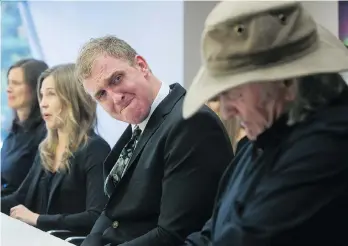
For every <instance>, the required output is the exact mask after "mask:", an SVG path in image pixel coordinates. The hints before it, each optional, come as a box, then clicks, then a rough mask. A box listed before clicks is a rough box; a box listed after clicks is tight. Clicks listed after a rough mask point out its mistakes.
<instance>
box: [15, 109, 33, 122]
mask: <svg viewBox="0 0 348 246" xmlns="http://www.w3.org/2000/svg"><path fill="white" fill-rule="evenodd" d="M29 113H30V108H21V109H18V110H17V117H18V119H19V122H24V121H25V120H26V119H28V117H29Z"/></svg>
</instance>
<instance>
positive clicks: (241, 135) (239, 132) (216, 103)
mask: <svg viewBox="0 0 348 246" xmlns="http://www.w3.org/2000/svg"><path fill="white" fill-rule="evenodd" d="M206 104H207V106H208V107H209V108H210V109H211V110H213V111H214V112H215V113H216V114H217V115H218V116H219V117H220V119H221V121H222V123H223V124H224V126H225V129H226V131H227V134H228V136H229V138H230V141H231V145H232V148H233V150H234V153H235V154H237V152H238V151H239V150H240V149H241V148H242V147H243V146H244V144H245V143H246V142H247V141H248V140H247V137H246V136H245V132H244V129H243V126H242V125H241V124H240V122H239V120H238V119H237V118H231V119H228V120H224V119H222V117H221V110H220V99H219V97H214V98H212V99H210V100H209V101H208V102H207V103H206Z"/></svg>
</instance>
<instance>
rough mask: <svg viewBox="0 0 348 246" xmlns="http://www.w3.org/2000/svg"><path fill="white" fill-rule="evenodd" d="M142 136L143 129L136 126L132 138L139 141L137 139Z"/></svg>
mask: <svg viewBox="0 0 348 246" xmlns="http://www.w3.org/2000/svg"><path fill="white" fill-rule="evenodd" d="M140 134H141V129H140V128H139V126H136V127H135V128H134V131H133V136H132V138H133V139H134V138H136V139H137V138H138V137H139V136H140Z"/></svg>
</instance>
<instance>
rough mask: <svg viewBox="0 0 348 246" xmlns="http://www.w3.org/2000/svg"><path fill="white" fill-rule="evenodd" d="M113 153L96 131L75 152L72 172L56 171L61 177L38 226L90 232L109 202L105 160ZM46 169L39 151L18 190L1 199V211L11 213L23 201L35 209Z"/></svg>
mask: <svg viewBox="0 0 348 246" xmlns="http://www.w3.org/2000/svg"><path fill="white" fill-rule="evenodd" d="M109 152H110V147H109V145H108V143H107V142H106V141H105V140H103V139H102V138H101V137H99V136H98V135H96V134H94V133H93V135H92V136H91V137H90V139H89V140H88V143H87V145H86V146H85V147H82V148H80V149H79V150H78V151H77V152H75V153H74V157H73V158H71V159H70V173H69V174H67V173H56V175H58V176H57V177H55V178H54V179H53V180H52V184H51V188H50V193H49V197H48V204H47V214H41V215H40V216H39V218H38V221H37V227H38V228H40V229H42V230H45V231H46V230H51V229H65V230H70V231H73V232H78V233H85V234H88V233H89V232H90V230H91V229H92V227H93V225H94V223H95V221H96V220H97V218H98V216H99V215H100V213H101V212H102V210H103V208H104V206H105V204H106V202H107V197H106V196H105V195H104V192H103V162H104V160H105V158H106V156H107V155H108V153H109ZM42 172H44V169H43V167H42V165H41V161H40V158H39V154H37V156H36V158H35V162H34V164H33V167H32V168H31V170H30V172H29V173H28V175H27V177H26V178H25V179H24V181H23V183H22V185H21V186H20V187H19V188H18V190H17V191H16V192H14V193H13V194H11V195H9V196H6V197H4V198H1V212H3V213H6V214H9V212H10V209H11V208H12V207H14V206H16V205H19V204H23V205H24V206H25V207H27V208H28V209H30V210H32V209H31V207H32V206H33V204H34V201H33V199H35V195H36V193H35V192H37V187H38V184H39V180H40V177H41V174H42ZM33 212H35V211H33Z"/></svg>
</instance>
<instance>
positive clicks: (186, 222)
mask: <svg viewBox="0 0 348 246" xmlns="http://www.w3.org/2000/svg"><path fill="white" fill-rule="evenodd" d="M232 158H233V150H232V147H231V143H230V141H229V138H228V136H227V134H226V132H225V131H224V129H223V125H222V124H221V122H220V120H219V119H218V118H217V117H215V115H213V113H212V112H211V111H208V110H204V111H203V110H202V111H200V112H199V113H197V114H196V115H195V116H193V117H192V118H190V119H188V120H181V121H180V122H179V123H178V124H176V125H175V127H174V128H173V129H171V130H170V131H169V134H168V137H167V139H166V142H165V146H164V176H163V179H162V198H161V207H160V215H159V219H158V225H157V227H156V228H155V229H153V230H151V231H149V232H148V233H146V234H145V235H143V236H141V237H138V238H136V239H134V240H132V241H129V242H125V243H123V244H121V245H122V246H160V245H161V246H162V245H166V246H171V245H173V246H175V245H180V244H183V243H184V239H185V238H186V237H187V235H189V234H190V233H192V232H195V231H200V230H201V229H202V227H203V225H204V224H205V222H206V221H207V220H208V219H209V218H210V216H211V214H212V208H213V204H214V200H215V195H216V192H217V186H218V183H219V180H220V177H221V176H222V173H223V171H224V170H225V168H226V167H227V165H228V164H229V162H230V161H231V160H232Z"/></svg>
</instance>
